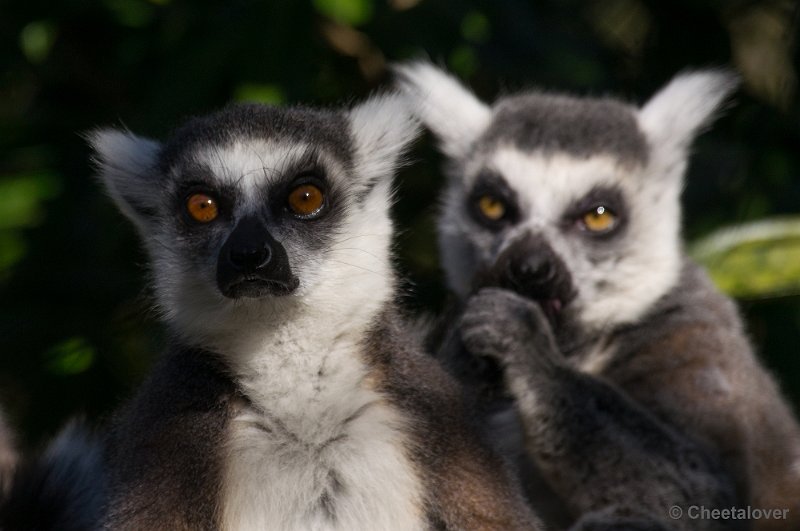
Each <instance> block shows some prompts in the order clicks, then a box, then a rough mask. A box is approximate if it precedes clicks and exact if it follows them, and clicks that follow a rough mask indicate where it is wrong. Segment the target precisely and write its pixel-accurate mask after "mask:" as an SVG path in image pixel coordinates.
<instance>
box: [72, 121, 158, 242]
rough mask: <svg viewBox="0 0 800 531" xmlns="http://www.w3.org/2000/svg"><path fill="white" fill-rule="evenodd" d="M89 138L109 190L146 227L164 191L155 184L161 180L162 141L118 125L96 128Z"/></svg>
mask: <svg viewBox="0 0 800 531" xmlns="http://www.w3.org/2000/svg"><path fill="white" fill-rule="evenodd" d="M87 139H88V141H89V144H90V145H91V146H92V148H93V149H94V151H95V157H94V160H95V162H96V164H97V167H98V173H99V177H100V180H101V181H102V182H103V185H104V186H105V188H106V190H107V192H108V194H109V195H110V196H111V198H112V199H113V200H114V203H116V205H117V207H118V208H119V209H120V211H122V213H123V214H125V215H126V216H127V217H128V219H130V220H131V221H133V223H134V224H135V225H136V227H137V228H138V229H139V230H141V231H146V229H147V221H148V219H150V218H152V216H153V215H154V214H155V207H156V204H157V201H156V197H158V196H159V195H160V194H159V193H156V190H154V189H153V186H154V185H155V184H156V183H157V176H156V174H155V163H156V159H157V156H158V153H159V151H160V150H161V144H159V143H158V142H156V141H154V140H149V139H147V138H141V137H138V136H136V135H134V134H133V133H130V132H128V131H119V130H116V129H98V130H95V131H92V132H91V133H89V134H88V135H87Z"/></svg>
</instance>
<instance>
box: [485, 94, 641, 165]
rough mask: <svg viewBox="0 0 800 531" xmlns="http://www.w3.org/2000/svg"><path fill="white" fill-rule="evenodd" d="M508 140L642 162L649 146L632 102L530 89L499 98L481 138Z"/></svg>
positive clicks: (488, 145) (489, 143) (494, 141)
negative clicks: (627, 103) (638, 122)
mask: <svg viewBox="0 0 800 531" xmlns="http://www.w3.org/2000/svg"><path fill="white" fill-rule="evenodd" d="M504 142H506V143H510V144H511V145H514V146H516V147H518V148H520V149H524V150H530V151H533V150H543V151H546V152H564V153H567V154H569V155H574V156H576V157H589V156H591V155H594V154H597V153H608V154H611V155H614V156H616V157H618V158H619V159H620V161H621V162H623V163H624V164H630V165H635V164H643V163H645V162H646V161H647V157H648V147H647V140H646V139H645V136H644V134H643V133H642V132H641V131H640V130H639V126H638V124H637V122H636V118H635V116H634V114H633V108H632V107H630V106H628V105H626V104H624V103H622V102H619V101H617V100H613V99H610V98H603V99H583V98H573V97H569V96H562V95H550V94H539V93H528V94H521V95H516V96H509V97H506V98H502V99H500V100H499V101H498V102H497V104H496V105H495V111H494V118H493V120H492V123H491V124H490V126H489V129H488V130H487V131H486V133H485V134H484V135H483V137H482V139H481V140H480V143H481V144H482V145H483V146H484V147H486V148H493V147H495V146H496V145H497V144H499V143H504Z"/></svg>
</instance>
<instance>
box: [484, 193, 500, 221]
mask: <svg viewBox="0 0 800 531" xmlns="http://www.w3.org/2000/svg"><path fill="white" fill-rule="evenodd" d="M478 209H479V210H480V211H481V215H482V216H483V217H485V218H486V219H488V220H490V221H499V220H501V219H503V216H505V215H506V204H505V203H504V202H503V201H502V200H500V199H497V198H496V197H494V196H491V195H483V196H481V197H480V199H478Z"/></svg>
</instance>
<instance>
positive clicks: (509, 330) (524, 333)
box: [460, 288, 559, 367]
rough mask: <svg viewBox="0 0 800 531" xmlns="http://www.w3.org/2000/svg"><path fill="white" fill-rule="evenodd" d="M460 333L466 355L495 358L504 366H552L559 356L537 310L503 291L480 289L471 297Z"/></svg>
mask: <svg viewBox="0 0 800 531" xmlns="http://www.w3.org/2000/svg"><path fill="white" fill-rule="evenodd" d="M460 332H461V340H462V342H463V344H464V347H465V348H466V349H467V350H468V351H469V352H470V354H472V355H473V356H478V357H489V358H493V359H496V360H497V361H499V362H500V363H501V364H502V365H504V366H506V367H508V366H512V365H514V366H531V365H536V364H537V363H541V362H543V361H544V362H550V363H552V362H553V361H554V360H555V359H556V358H557V357H558V355H559V354H558V353H557V351H556V347H555V341H554V340H553V335H552V330H551V328H550V323H549V322H548V320H547V317H546V316H545V314H544V312H543V311H542V309H541V307H540V306H539V305H538V304H537V303H536V302H534V301H532V300H530V299H527V298H525V297H522V296H520V295H518V294H516V293H514V292H512V291H509V290H505V289H500V288H484V289H482V290H480V291H479V292H478V293H477V294H475V295H473V296H472V297H471V298H470V299H469V301H467V309H466V311H465V312H464V315H463V316H462V318H461V322H460Z"/></svg>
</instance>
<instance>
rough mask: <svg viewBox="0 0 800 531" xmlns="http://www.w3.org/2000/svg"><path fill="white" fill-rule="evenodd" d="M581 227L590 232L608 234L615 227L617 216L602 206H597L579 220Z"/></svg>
mask: <svg viewBox="0 0 800 531" xmlns="http://www.w3.org/2000/svg"><path fill="white" fill-rule="evenodd" d="M581 221H582V222H583V226H584V227H586V229H587V230H589V231H590V232H597V233H601V232H608V231H610V230H611V229H613V228H614V227H616V225H617V216H616V215H615V214H614V213H613V212H612V211H611V210H609V209H608V208H606V207H604V206H602V205H601V206H597V207H594V208H593V209H591V210H590V211H588V212H587V213H585V214H584V215H583V218H581Z"/></svg>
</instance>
